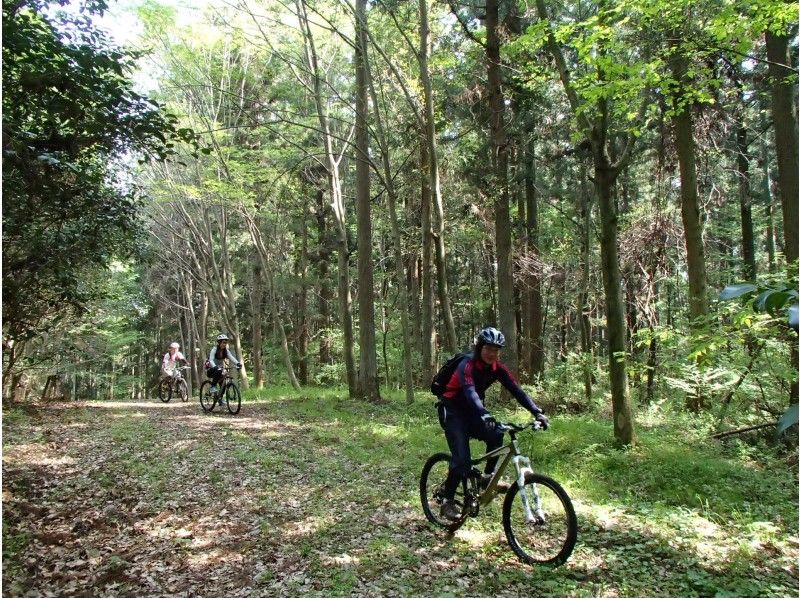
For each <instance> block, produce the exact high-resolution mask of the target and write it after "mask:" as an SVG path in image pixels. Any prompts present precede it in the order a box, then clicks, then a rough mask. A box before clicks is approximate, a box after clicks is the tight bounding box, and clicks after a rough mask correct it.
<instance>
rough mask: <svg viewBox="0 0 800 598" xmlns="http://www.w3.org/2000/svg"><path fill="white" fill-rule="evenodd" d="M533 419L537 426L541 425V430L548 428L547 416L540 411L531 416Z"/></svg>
mask: <svg viewBox="0 0 800 598" xmlns="http://www.w3.org/2000/svg"><path fill="white" fill-rule="evenodd" d="M533 418H534V419H535V420H536V421H537V422H539V424H541V426H542V430H546V429H547V426H549V425H550V420H549V419H547V416H546V415H545V414H544V413H542V412H541V411H540V412H539V413H536V414H535V415H534V416H533Z"/></svg>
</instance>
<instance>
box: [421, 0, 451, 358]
mask: <svg viewBox="0 0 800 598" xmlns="http://www.w3.org/2000/svg"><path fill="white" fill-rule="evenodd" d="M419 19H420V25H419V31H420V44H419V46H420V48H419V53H418V54H417V57H418V58H419V72H420V78H421V79H422V90H423V94H424V96H425V141H426V143H427V144H428V165H429V167H430V179H431V182H430V188H431V193H432V194H433V197H432V199H433V207H434V210H435V211H434V219H433V223H432V224H433V226H434V227H435V231H434V236H433V239H434V245H435V250H436V251H435V254H434V257H435V260H436V271H437V275H438V276H437V280H436V282H437V290H438V297H439V309H440V311H441V314H442V318H444V328H445V333H446V338H447V349H448V351H449V352H451V353H455V352H456V351H458V339H457V338H456V326H455V322H454V320H453V313H452V311H451V309H450V294H449V291H448V289H447V266H446V263H447V262H446V260H445V248H444V208H443V206H442V193H441V185H440V182H439V158H438V156H437V155H436V130H435V125H434V115H433V85H432V84H431V76H430V71H429V69H428V56H429V54H430V26H429V23H428V0H419Z"/></svg>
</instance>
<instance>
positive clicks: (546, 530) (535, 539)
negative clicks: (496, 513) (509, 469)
mask: <svg viewBox="0 0 800 598" xmlns="http://www.w3.org/2000/svg"><path fill="white" fill-rule="evenodd" d="M523 494H524V495H525V496H527V498H528V504H529V505H530V511H531V513H532V514H533V516H534V518H533V521H531V522H527V521H526V520H525V519H526V518H525V505H524V503H523ZM537 495H538V500H537ZM503 529H504V530H505V532H506V539H507V540H508V543H509V544H510V545H511V548H512V550H513V551H514V553H516V555H517V556H518V557H519V558H520V559H521V560H522V561H524V562H526V563H529V564H531V565H536V564H542V565H556V566H557V565H560V564H562V563H563V562H564V561H566V560H567V559H568V558H569V555H571V554H572V549H573V548H575V541H576V540H577V539H578V519H577V518H576V517H575V509H574V508H573V507H572V501H571V500H570V499H569V496H567V493H566V492H565V491H564V489H563V488H562V487H561V485H560V484H559V483H558V482H556V481H555V480H553V479H551V478H548V477H547V476H543V475H540V474H538V473H529V474H527V475H526V476H525V486H523V488H522V489H520V488H519V484H518V483H517V482H514V483H513V484H512V485H511V488H509V490H508V493H507V494H506V499H505V502H504V503H503Z"/></svg>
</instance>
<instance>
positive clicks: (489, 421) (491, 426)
mask: <svg viewBox="0 0 800 598" xmlns="http://www.w3.org/2000/svg"><path fill="white" fill-rule="evenodd" d="M481 420H482V421H483V425H484V426H486V431H487V432H494V431H495V428H497V420H496V419H495V418H494V417H493V416H492V414H491V413H484V414H483V415H481Z"/></svg>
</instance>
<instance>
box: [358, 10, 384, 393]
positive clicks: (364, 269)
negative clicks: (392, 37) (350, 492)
mask: <svg viewBox="0 0 800 598" xmlns="http://www.w3.org/2000/svg"><path fill="white" fill-rule="evenodd" d="M366 10H367V2H366V0H356V52H355V63H356V213H357V229H358V312H359V320H360V321H359V343H360V347H361V350H360V352H359V366H360V367H359V384H358V387H359V388H358V390H359V394H360V395H361V396H362V397H363V398H365V399H367V400H369V401H378V400H380V390H379V381H378V358H377V347H376V344H375V280H374V273H373V270H372V263H373V260H372V222H371V214H370V212H371V210H370V207H371V206H370V196H369V182H370V181H369V158H368V153H369V131H368V130H367V116H368V110H369V106H368V103H367V95H368V94H367V68H366V64H365V62H366V53H367V36H366V33H365V28H366V26H367V15H366Z"/></svg>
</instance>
